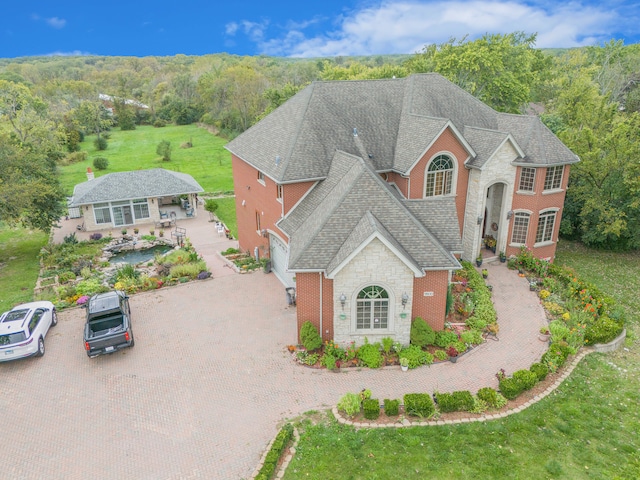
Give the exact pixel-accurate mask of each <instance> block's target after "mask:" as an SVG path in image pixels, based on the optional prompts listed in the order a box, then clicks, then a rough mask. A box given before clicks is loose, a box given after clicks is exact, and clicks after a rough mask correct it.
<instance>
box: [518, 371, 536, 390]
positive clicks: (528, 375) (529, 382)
mask: <svg viewBox="0 0 640 480" xmlns="http://www.w3.org/2000/svg"><path fill="white" fill-rule="evenodd" d="M513 378H514V379H515V380H516V381H517V382H518V383H520V385H521V386H522V390H523V391H524V390H531V389H532V388H533V387H534V386H535V385H536V383H538V376H537V375H536V374H535V373H533V372H532V371H530V370H518V371H516V372H514V373H513Z"/></svg>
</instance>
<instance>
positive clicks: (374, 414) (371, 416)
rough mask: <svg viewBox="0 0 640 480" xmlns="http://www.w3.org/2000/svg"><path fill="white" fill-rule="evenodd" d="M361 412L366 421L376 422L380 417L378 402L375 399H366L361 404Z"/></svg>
mask: <svg viewBox="0 0 640 480" xmlns="http://www.w3.org/2000/svg"><path fill="white" fill-rule="evenodd" d="M362 411H363V414H364V418H366V419H367V420H376V419H377V418H378V417H379V416H380V402H379V401H378V400H377V399H375V398H367V399H366V400H365V401H364V402H362Z"/></svg>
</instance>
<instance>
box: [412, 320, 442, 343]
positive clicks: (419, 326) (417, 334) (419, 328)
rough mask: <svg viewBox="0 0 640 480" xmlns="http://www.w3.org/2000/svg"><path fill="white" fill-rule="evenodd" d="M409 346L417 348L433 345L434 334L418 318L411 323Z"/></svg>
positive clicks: (427, 325) (426, 324) (429, 327)
mask: <svg viewBox="0 0 640 480" xmlns="http://www.w3.org/2000/svg"><path fill="white" fill-rule="evenodd" d="M410 338H411V344H412V345H417V346H418V347H425V346H427V345H433V342H434V341H435V338H436V334H435V332H434V331H433V328H431V326H430V325H429V324H428V323H427V322H425V321H424V319H422V318H420V317H416V318H415V319H414V320H413V322H412V323H411V333H410Z"/></svg>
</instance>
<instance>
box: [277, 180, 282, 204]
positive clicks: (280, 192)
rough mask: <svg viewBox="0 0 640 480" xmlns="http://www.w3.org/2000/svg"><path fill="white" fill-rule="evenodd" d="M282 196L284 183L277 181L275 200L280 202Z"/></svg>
mask: <svg viewBox="0 0 640 480" xmlns="http://www.w3.org/2000/svg"><path fill="white" fill-rule="evenodd" d="M282 197H284V185H282V184H281V183H278V184H277V185H276V200H277V201H278V202H280V203H282Z"/></svg>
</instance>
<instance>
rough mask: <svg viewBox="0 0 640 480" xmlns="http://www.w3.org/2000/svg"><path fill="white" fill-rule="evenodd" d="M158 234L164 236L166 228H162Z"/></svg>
mask: <svg viewBox="0 0 640 480" xmlns="http://www.w3.org/2000/svg"><path fill="white" fill-rule="evenodd" d="M158 235H160V236H161V237H164V230H163V229H160V231H159V232H158Z"/></svg>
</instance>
